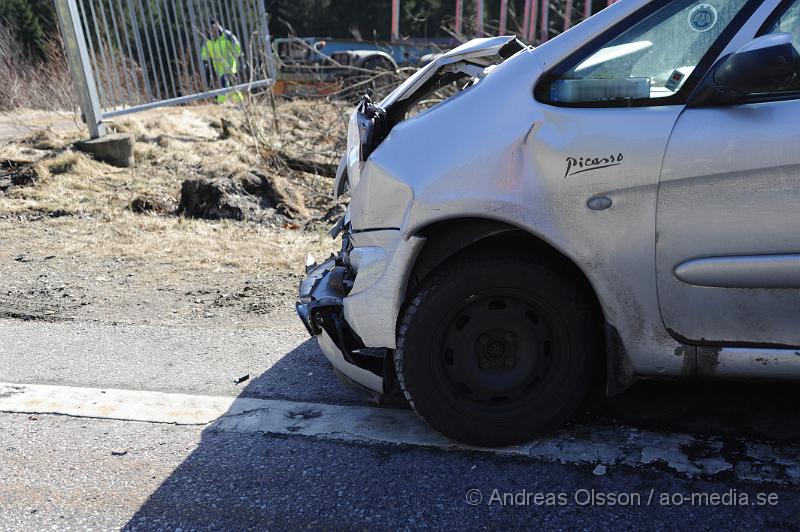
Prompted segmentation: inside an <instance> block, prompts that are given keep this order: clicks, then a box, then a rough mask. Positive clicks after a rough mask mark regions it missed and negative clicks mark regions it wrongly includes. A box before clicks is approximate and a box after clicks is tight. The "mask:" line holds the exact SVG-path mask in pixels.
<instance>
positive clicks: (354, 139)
mask: <svg viewBox="0 0 800 532" xmlns="http://www.w3.org/2000/svg"><path fill="white" fill-rule="evenodd" d="M359 116H361V118H362V119H359ZM365 120H366V117H365V116H364V115H363V114H361V112H360V111H359V110H358V109H356V110H355V111H354V112H353V114H352V115H351V116H350V122H349V123H348V124H347V180H348V182H349V184H350V190H352V189H353V188H355V186H356V185H358V180H359V178H360V177H361V169H362V167H363V166H364V157H363V153H364V145H363V141H362V139H363V138H364V137H365V136H366V132H365V131H362V130H363V129H365V128H366V127H368V124H365Z"/></svg>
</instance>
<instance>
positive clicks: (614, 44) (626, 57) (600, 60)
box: [550, 0, 747, 102]
mask: <svg viewBox="0 0 800 532" xmlns="http://www.w3.org/2000/svg"><path fill="white" fill-rule="evenodd" d="M745 4H747V0H706V1H705V2H698V1H691V0H677V1H674V2H670V3H668V4H667V5H666V6H665V7H663V8H661V9H659V10H657V11H656V12H654V13H652V14H650V15H649V16H647V17H645V18H644V19H642V20H640V21H639V22H637V23H636V24H634V25H633V26H632V27H630V28H629V29H627V30H626V31H625V32H623V33H622V34H621V35H619V36H617V37H615V38H614V39H612V40H611V41H609V42H606V43H604V44H603V45H602V46H601V47H599V48H595V49H593V50H592V51H591V52H589V53H588V54H585V55H584V56H583V60H581V61H580V62H578V64H577V65H576V66H575V67H573V68H572V69H570V70H569V71H567V72H566V73H565V74H564V75H562V76H560V78H559V79H557V80H556V81H555V82H554V83H553V85H552V86H551V91H550V97H551V99H552V100H553V101H555V102H592V101H607V100H628V99H647V98H664V97H667V96H671V95H673V94H675V93H676V92H677V91H678V90H680V88H681V87H682V86H683V84H684V82H685V81H686V79H687V78H688V77H689V75H690V74H691V73H692V71H693V70H694V68H695V67H696V66H697V64H698V63H699V62H700V60H701V59H702V58H703V57H704V56H705V54H706V53H707V52H708V50H709V49H710V48H711V46H712V45H713V44H714V42H715V41H716V40H717V39H718V38H719V36H720V34H721V33H722V32H723V31H725V29H726V28H727V27H728V25H729V24H730V23H731V21H732V20H733V18H734V17H735V16H736V14H737V13H738V12H739V11H740V10H741V9H742V8H743V7H744V6H745Z"/></svg>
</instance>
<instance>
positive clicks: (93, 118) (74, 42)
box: [55, 0, 106, 139]
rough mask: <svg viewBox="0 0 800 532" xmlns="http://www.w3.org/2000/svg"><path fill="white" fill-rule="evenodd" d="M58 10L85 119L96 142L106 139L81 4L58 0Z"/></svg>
mask: <svg viewBox="0 0 800 532" xmlns="http://www.w3.org/2000/svg"><path fill="white" fill-rule="evenodd" d="M55 7H56V13H57V15H58V24H59V26H60V28H61V35H62V36H63V38H64V49H65V50H66V53H67V62H68V63H69V70H70V73H71V74H72V81H73V83H74V84H75V92H76V93H77V94H78V98H79V100H80V105H81V111H82V112H83V118H84V120H85V121H86V125H87V126H88V127H89V134H90V135H91V137H92V138H93V139H97V138H100V137H103V136H105V134H106V130H105V126H103V123H102V117H103V111H102V109H101V108H100V99H99V98H98V96H97V85H96V84H95V80H94V75H93V74H92V64H91V63H90V62H89V52H88V50H87V49H86V38H85V37H84V34H83V27H82V26H81V22H80V16H79V13H78V5H77V4H76V2H75V0H55Z"/></svg>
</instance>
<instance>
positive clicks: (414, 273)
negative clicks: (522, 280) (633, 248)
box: [405, 218, 636, 395]
mask: <svg viewBox="0 0 800 532" xmlns="http://www.w3.org/2000/svg"><path fill="white" fill-rule="evenodd" d="M415 235H416V236H420V237H423V238H425V244H424V245H423V246H422V249H421V250H420V252H419V254H418V255H417V258H416V260H415V262H414V265H413V267H412V268H411V270H410V274H409V277H408V283H407V285H406V294H405V299H406V300H408V298H409V296H410V295H411V294H412V293H413V292H414V290H415V289H416V287H417V286H418V285H419V284H420V283H421V282H422V281H423V280H424V279H425V278H426V277H427V276H429V275H430V274H431V273H433V272H434V271H435V270H437V269H438V268H439V267H441V266H442V265H444V264H445V263H446V262H448V261H450V260H454V259H457V258H458V257H459V256H460V255H463V254H466V253H471V252H474V251H476V250H478V249H481V248H485V249H489V248H491V247H496V246H521V247H522V248H524V249H528V250H530V251H531V252H533V253H537V254H540V255H544V256H546V257H547V260H550V261H553V262H555V263H557V264H559V265H560V266H562V267H563V268H564V269H565V270H566V271H568V272H569V274H570V276H571V277H572V278H573V279H575V282H576V283H578V285H579V286H580V288H581V290H582V291H583V292H584V293H585V294H586V295H587V297H588V298H589V300H590V302H591V305H592V308H593V309H594V311H595V316H596V325H597V327H598V328H599V332H600V334H602V337H603V338H604V353H605V356H604V357H603V358H604V362H605V374H606V393H607V394H608V395H613V394H616V393H619V392H621V391H624V390H625V389H626V388H628V387H629V386H630V385H631V384H633V382H635V380H636V378H635V376H634V374H633V371H632V369H631V365H630V362H629V360H628V355H627V353H626V351H625V347H624V344H623V342H622V339H621V338H620V336H619V334H618V332H617V330H616V329H615V328H614V326H613V325H611V324H609V323H608V322H607V321H606V319H605V312H604V310H603V306H602V304H601V302H600V299H599V297H598V296H597V291H596V290H595V288H594V286H593V285H592V283H591V281H590V279H589V277H588V276H587V275H586V274H585V273H584V271H583V270H582V269H581V267H580V266H579V265H578V264H577V263H576V262H575V261H574V260H572V259H571V258H570V257H569V256H567V255H566V254H565V253H564V252H562V251H561V250H559V249H558V248H556V247H555V246H553V245H552V244H551V243H549V242H547V241H546V240H544V239H543V238H541V237H539V236H538V235H535V234H533V233H532V232H530V231H529V230H527V229H524V228H521V227H518V226H515V225H512V224H509V223H506V222H501V221H497V220H491V219H486V218H457V219H449V220H443V221H437V222H434V223H432V224H430V225H427V226H425V227H422V228H420V229H418V230H417V231H416V232H415Z"/></svg>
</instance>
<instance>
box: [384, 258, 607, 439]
mask: <svg viewBox="0 0 800 532" xmlns="http://www.w3.org/2000/svg"><path fill="white" fill-rule="evenodd" d="M598 338H599V336H598V327H597V322H596V318H595V316H594V312H593V310H592V306H591V304H590V303H589V301H588V299H587V297H586V296H585V295H584V293H583V292H582V290H581V289H580V287H579V285H578V283H576V282H575V280H574V279H573V278H571V277H570V276H569V275H566V274H564V273H561V272H560V271H558V268H556V267H555V266H553V265H550V264H548V263H547V262H543V261H540V260H537V259H536V258H534V257H531V256H528V255H523V254H518V255H516V254H514V255H501V256H498V254H497V253H488V252H487V253H483V254H480V255H478V254H476V255H474V256H468V257H464V258H461V259H458V260H456V261H454V262H452V263H450V264H449V265H447V266H445V267H443V268H442V269H440V270H439V271H438V272H436V273H434V274H432V275H431V276H430V277H429V278H428V279H427V280H425V281H423V283H422V284H421V285H420V286H419V287H418V289H417V290H416V291H415V293H414V295H413V296H412V298H411V299H410V302H409V303H408V304H407V305H406V307H405V309H404V311H403V313H402V315H401V320H400V327H399V331H398V343H397V350H396V351H395V367H396V370H397V377H398V380H399V382H400V386H401V388H402V390H403V393H404V394H405V396H406V399H408V401H409V403H410V404H411V405H412V406H413V408H414V410H416V412H417V413H418V414H419V415H420V416H421V417H422V418H423V419H424V420H425V421H427V422H428V423H429V424H430V425H432V426H433V427H434V428H436V429H437V430H439V431H440V432H442V433H443V434H445V435H446V436H448V437H450V438H452V439H454V440H458V441H461V442H465V443H468V444H472V445H479V446H486V447H496V446H502V445H511V444H515V443H521V442H524V441H527V440H530V439H531V438H533V437H534V436H537V435H540V434H542V433H545V432H547V431H549V430H551V429H553V428H555V427H557V426H559V425H560V424H562V423H563V422H564V421H566V420H567V419H568V418H569V417H570V416H572V415H573V414H574V413H575V411H576V410H577V409H578V408H579V407H580V406H581V403H582V402H583V400H584V399H585V398H586V396H587V394H588V393H589V392H590V390H591V389H592V385H593V381H594V378H595V376H596V371H597V368H598V367H599V365H598V363H597V362H598V344H599V342H598Z"/></svg>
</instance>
